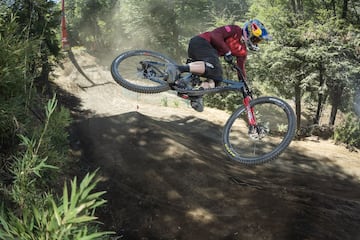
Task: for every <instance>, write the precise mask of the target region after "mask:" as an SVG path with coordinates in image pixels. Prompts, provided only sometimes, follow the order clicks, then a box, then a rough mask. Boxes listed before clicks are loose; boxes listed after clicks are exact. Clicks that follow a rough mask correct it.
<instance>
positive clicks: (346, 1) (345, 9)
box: [341, 0, 349, 19]
mask: <svg viewBox="0 0 360 240" xmlns="http://www.w3.org/2000/svg"><path fill="white" fill-rule="evenodd" d="M348 2H349V0H343V8H342V14H341V18H343V19H346V16H347V12H348Z"/></svg>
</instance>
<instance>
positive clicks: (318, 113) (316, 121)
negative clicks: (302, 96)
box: [314, 63, 325, 124]
mask: <svg viewBox="0 0 360 240" xmlns="http://www.w3.org/2000/svg"><path fill="white" fill-rule="evenodd" d="M323 71H324V68H323V64H322V63H320V64H319V93H318V104H317V110H316V115H315V118H314V124H319V122H320V116H321V112H322V108H323V103H324V92H323V89H324V83H325V79H324V75H323Z"/></svg>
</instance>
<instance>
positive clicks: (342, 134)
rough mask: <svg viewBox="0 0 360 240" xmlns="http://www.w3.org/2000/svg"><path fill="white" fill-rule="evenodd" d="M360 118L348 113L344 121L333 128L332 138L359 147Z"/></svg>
mask: <svg viewBox="0 0 360 240" xmlns="http://www.w3.org/2000/svg"><path fill="white" fill-rule="evenodd" d="M359 136H360V118H359V117H356V116H355V115H353V114H348V115H347V116H346V118H345V122H344V123H343V124H342V125H339V126H337V127H336V128H335V132H334V140H335V141H337V142H342V143H345V144H347V145H348V146H352V147H357V148H360V137H359Z"/></svg>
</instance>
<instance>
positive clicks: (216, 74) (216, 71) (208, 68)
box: [204, 62, 222, 81]
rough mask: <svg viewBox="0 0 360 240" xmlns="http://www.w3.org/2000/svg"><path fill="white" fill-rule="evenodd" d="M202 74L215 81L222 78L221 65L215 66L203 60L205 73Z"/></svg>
mask: <svg viewBox="0 0 360 240" xmlns="http://www.w3.org/2000/svg"><path fill="white" fill-rule="evenodd" d="M204 76H205V77H207V78H210V79H213V80H215V81H221V80H222V70H221V66H215V65H214V64H212V63H209V62H205V73H204Z"/></svg>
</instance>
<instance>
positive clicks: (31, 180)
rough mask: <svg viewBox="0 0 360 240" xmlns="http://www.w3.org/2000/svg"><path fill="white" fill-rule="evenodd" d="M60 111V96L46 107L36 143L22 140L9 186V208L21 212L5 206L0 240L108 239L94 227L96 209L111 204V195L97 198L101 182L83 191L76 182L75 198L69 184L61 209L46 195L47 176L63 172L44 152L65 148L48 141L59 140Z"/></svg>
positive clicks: (89, 178) (86, 183)
mask: <svg viewBox="0 0 360 240" xmlns="http://www.w3.org/2000/svg"><path fill="white" fill-rule="evenodd" d="M56 107H57V101H56V98H55V96H54V97H53V99H51V100H50V101H48V104H47V105H46V107H45V113H46V119H45V123H44V127H43V128H42V130H41V132H40V134H39V136H38V138H37V139H36V140H35V139H29V138H27V137H26V136H23V135H20V136H19V137H20V139H21V142H22V146H23V147H24V152H23V153H22V154H21V155H19V156H16V157H14V158H15V159H14V162H13V163H12V164H11V166H10V167H9V171H10V173H11V174H12V178H13V181H12V183H11V184H10V185H5V184H3V190H4V194H5V197H6V198H5V199H4V200H6V201H4V203H11V204H8V205H15V206H16V208H17V209H18V210H19V211H15V212H12V211H9V210H5V205H4V206H2V210H1V212H0V222H1V227H0V239H17V238H21V239H24V240H26V239H29V240H30V239H31V240H35V239H36V240H38V239H39V240H41V239H44V240H45V239H59V240H60V239H61V240H63V239H95V238H99V237H101V236H104V235H106V234H108V233H106V232H97V230H96V228H92V227H90V226H91V223H92V222H94V220H96V217H95V216H94V211H95V209H96V208H97V207H99V206H101V205H103V204H104V203H105V200H103V199H101V198H100V197H101V196H102V195H103V194H104V193H105V192H96V193H91V191H93V190H94V188H95V186H96V184H97V183H98V181H99V180H94V179H95V173H93V174H87V175H86V176H85V178H84V179H83V180H82V182H81V183H80V186H79V187H77V180H76V177H75V179H74V180H73V181H72V182H71V192H70V194H69V193H68V190H67V186H66V185H65V186H64V190H63V197H62V202H61V203H59V204H58V203H56V202H57V200H56V198H54V197H53V196H52V195H51V194H46V193H44V192H43V191H44V189H46V186H44V185H43V182H44V180H46V178H44V175H46V174H47V173H49V170H53V169H57V168H58V167H56V166H54V165H51V164H49V163H48V162H49V157H48V156H46V152H43V151H45V150H47V151H48V150H49V149H50V150H51V149H52V148H53V146H56V145H57V144H59V142H58V141H55V142H51V141H50V140H49V139H51V138H47V136H50V134H55V135H54V137H56V135H57V132H51V130H52V127H56V126H55V125H52V124H51V122H52V121H51V119H52V118H54V115H53V114H54V113H55V112H56ZM65 118H67V116H66V115H65ZM59 119H60V120H58V121H54V122H55V123H56V122H57V123H62V119H61V118H59ZM65 121H67V119H65ZM61 125H63V124H61ZM57 127H61V126H57ZM49 133H50V134H49ZM63 141H64V139H60V142H63ZM54 144H55V145H54ZM44 145H45V146H46V148H45V149H44V147H43V146H44Z"/></svg>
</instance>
